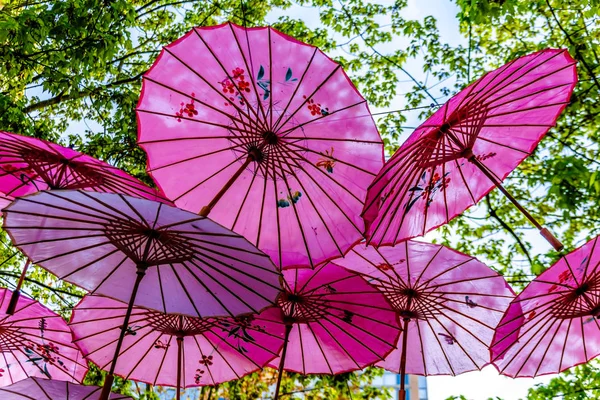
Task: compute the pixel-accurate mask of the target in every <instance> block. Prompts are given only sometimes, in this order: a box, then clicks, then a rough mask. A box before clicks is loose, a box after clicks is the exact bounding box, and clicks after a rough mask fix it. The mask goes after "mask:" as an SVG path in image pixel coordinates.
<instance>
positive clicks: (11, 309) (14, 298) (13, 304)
mask: <svg viewBox="0 0 600 400" xmlns="http://www.w3.org/2000/svg"><path fill="white" fill-rule="evenodd" d="M30 265H31V261H30V260H29V259H28V260H27V262H26V263H25V266H24V267H23V271H21V276H20V277H19V281H18V282H17V287H16V288H15V291H14V292H13V293H12V296H11V297H10V302H9V303H8V307H7V309H6V313H7V314H8V315H13V314H14V313H15V310H16V308H17V302H18V301H19V296H20V294H21V287H22V286H23V281H24V280H25V275H27V269H29V266H30Z"/></svg>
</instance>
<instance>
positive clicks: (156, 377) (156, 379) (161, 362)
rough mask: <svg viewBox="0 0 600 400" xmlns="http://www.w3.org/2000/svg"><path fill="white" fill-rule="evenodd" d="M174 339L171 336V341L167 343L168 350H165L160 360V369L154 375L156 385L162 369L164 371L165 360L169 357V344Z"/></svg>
mask: <svg viewBox="0 0 600 400" xmlns="http://www.w3.org/2000/svg"><path fill="white" fill-rule="evenodd" d="M161 336H162V335H161ZM172 340H173V336H169V343H168V345H167V350H165V353H164V354H163V356H162V358H161V360H160V365H159V366H158V370H157V371H156V375H155V376H154V381H153V384H155V385H156V382H157V381H158V376H159V375H160V371H162V368H163V365H164V364H165V360H166V358H167V351H168V346H170V345H171V341H172Z"/></svg>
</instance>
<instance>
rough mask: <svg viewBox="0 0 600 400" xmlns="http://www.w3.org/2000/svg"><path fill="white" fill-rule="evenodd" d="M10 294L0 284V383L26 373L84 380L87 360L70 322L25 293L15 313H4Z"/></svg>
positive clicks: (27, 374) (18, 378) (66, 379)
mask: <svg viewBox="0 0 600 400" xmlns="http://www.w3.org/2000/svg"><path fill="white" fill-rule="evenodd" d="M11 295H12V292H11V291H10V290H8V289H2V288H0V354H1V357H0V387H3V386H8V385H11V384H13V383H15V382H18V381H21V380H23V379H26V378H27V377H41V378H47V379H58V380H65V381H70V382H81V381H82V380H83V378H84V377H85V374H86V373H87V370H88V368H87V363H86V361H85V360H84V359H83V357H82V355H81V352H80V351H79V349H78V348H77V346H76V345H74V344H73V343H72V337H71V330H70V329H69V327H68V326H67V323H66V322H65V321H64V320H63V319H62V317H61V316H60V315H58V314H55V313H54V312H52V311H50V310H49V309H48V308H46V307H44V306H43V305H42V304H40V303H38V302H37V301H35V300H32V299H29V298H27V297H23V296H20V297H19V299H18V301H17V307H16V311H15V313H14V314H13V315H8V314H5V311H6V307H7V306H8V302H9V299H10V297H11ZM0 393H2V392H1V391H0ZM1 398H2V399H5V397H4V396H1Z"/></svg>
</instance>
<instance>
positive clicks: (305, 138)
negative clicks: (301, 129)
mask: <svg viewBox="0 0 600 400" xmlns="http://www.w3.org/2000/svg"><path fill="white" fill-rule="evenodd" d="M328 122H330V121H328ZM285 138H286V139H291V140H298V141H301V140H315V141H319V142H320V141H328V142H344V143H348V142H352V143H363V144H381V141H379V140H361V139H347V138H331V137H313V136H310V137H306V136H287V135H286V137H285Z"/></svg>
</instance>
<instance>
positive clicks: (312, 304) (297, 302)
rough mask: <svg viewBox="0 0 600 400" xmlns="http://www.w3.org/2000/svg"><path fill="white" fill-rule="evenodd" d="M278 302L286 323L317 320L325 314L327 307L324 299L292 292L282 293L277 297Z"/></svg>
mask: <svg viewBox="0 0 600 400" xmlns="http://www.w3.org/2000/svg"><path fill="white" fill-rule="evenodd" d="M278 304H279V307H281V309H282V310H283V314H284V322H285V323H287V324H294V323H299V324H302V323H309V322H314V321H318V320H320V319H322V318H323V317H325V316H326V315H327V313H328V308H329V307H328V303H327V301H326V300H322V299H320V298H317V297H315V298H312V297H306V296H302V295H298V294H294V293H284V294H283V295H282V296H280V297H279V300H278Z"/></svg>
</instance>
